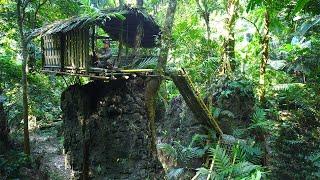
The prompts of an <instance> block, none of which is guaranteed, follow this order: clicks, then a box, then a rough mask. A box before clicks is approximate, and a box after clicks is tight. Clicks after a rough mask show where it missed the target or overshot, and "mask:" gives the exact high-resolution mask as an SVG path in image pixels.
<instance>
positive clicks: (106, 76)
mask: <svg viewBox="0 0 320 180" xmlns="http://www.w3.org/2000/svg"><path fill="white" fill-rule="evenodd" d="M42 72H44V73H52V74H57V75H70V76H79V77H89V78H93V79H100V80H116V79H130V78H135V77H155V76H157V75H155V73H154V70H153V69H104V68H96V67H93V68H90V69H89V70H88V71H83V70H76V69H64V70H63V71H61V70H60V69H49V68H44V69H43V70H42Z"/></svg>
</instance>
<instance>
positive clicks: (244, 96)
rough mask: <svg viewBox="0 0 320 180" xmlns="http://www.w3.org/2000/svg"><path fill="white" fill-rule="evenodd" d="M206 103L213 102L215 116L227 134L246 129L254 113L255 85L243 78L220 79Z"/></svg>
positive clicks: (212, 88) (213, 86) (215, 83)
mask: <svg viewBox="0 0 320 180" xmlns="http://www.w3.org/2000/svg"><path fill="white" fill-rule="evenodd" d="M209 92H210V93H208V97H207V98H206V101H207V102H208V101H212V103H211V104H212V106H213V108H214V111H213V116H215V117H216V118H217V119H218V120H219V124H220V127H221V129H222V131H223V133H225V134H233V133H234V130H237V129H239V128H246V127H248V126H249V124H250V122H251V117H252V113H253V112H254V106H255V97H254V91H253V84H252V83H251V82H250V81H248V80H246V79H242V78H233V79H229V78H220V79H219V80H217V81H216V82H214V83H213V84H212V86H211V89H210V90H209Z"/></svg>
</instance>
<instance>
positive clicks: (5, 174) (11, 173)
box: [0, 151, 29, 179]
mask: <svg viewBox="0 0 320 180" xmlns="http://www.w3.org/2000/svg"><path fill="white" fill-rule="evenodd" d="M28 163H29V158H28V157H27V156H26V155H25V154H24V153H21V152H16V151H9V152H8V153H6V154H5V155H0V177H1V178H4V179H8V178H9V179H10V178H18V177H19V170H20V168H21V167H24V166H26V165H28Z"/></svg>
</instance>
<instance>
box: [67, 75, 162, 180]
mask: <svg viewBox="0 0 320 180" xmlns="http://www.w3.org/2000/svg"><path fill="white" fill-rule="evenodd" d="M145 89H146V80H144V79H141V78H136V79H133V80H127V81H123V80H116V81H111V82H108V83H104V82H101V81H94V82H91V83H88V84H86V85H73V86H70V87H69V88H68V89H67V90H66V91H65V92H64V93H63V94H62V101H61V108H62V111H63V120H64V137H65V139H64V147H65V152H66V154H67V156H68V159H69V162H70V164H71V167H72V168H73V170H75V171H79V172H82V173H87V174H89V176H90V177H91V178H95V179H99V178H100V179H162V178H163V168H162V166H161V164H160V162H159V160H158V158H157V152H156V151H155V150H154V149H155V141H154V140H155V137H154V134H153V128H155V127H152V123H150V121H149V120H148V116H147V107H146V103H145Z"/></svg>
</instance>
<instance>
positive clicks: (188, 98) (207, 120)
mask: <svg viewBox="0 0 320 180" xmlns="http://www.w3.org/2000/svg"><path fill="white" fill-rule="evenodd" d="M167 74H168V75H169V76H170V77H171V79H172V80H173V82H174V84H175V85H176V87H177V88H178V90H179V91H180V94H181V95H182V97H183V99H184V100H185V102H186V103H187V105H188V106H189V108H190V110H191V111H192V112H193V114H194V115H195V117H196V118H197V119H198V121H200V122H201V123H203V124H206V125H207V126H208V127H211V128H214V129H215V130H216V131H217V133H218V134H219V136H220V137H222V135H223V133H222V130H221V129H220V127H219V125H218V122H217V121H216V120H215V119H214V118H213V116H212V115H211V114H210V112H209V109H208V107H207V106H206V105H205V103H204V102H203V100H202V98H201V97H200V95H199V93H198V92H197V90H196V89H195V87H194V85H193V83H192V81H191V79H190V77H189V76H188V74H187V73H186V72H185V71H184V70H179V71H171V72H167Z"/></svg>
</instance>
